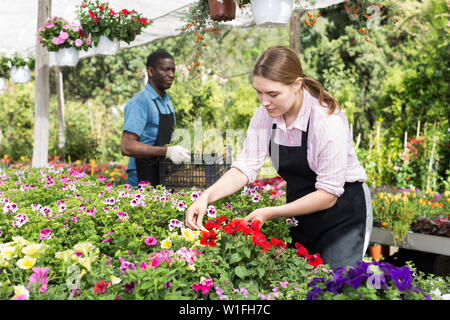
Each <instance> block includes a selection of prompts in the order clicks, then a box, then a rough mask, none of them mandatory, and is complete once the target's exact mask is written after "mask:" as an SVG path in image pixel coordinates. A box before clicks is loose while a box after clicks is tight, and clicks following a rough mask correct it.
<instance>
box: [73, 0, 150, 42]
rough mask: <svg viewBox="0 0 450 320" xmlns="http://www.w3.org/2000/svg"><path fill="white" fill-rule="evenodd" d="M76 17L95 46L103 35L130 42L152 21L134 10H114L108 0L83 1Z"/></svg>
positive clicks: (110, 38) (112, 39) (113, 39)
mask: <svg viewBox="0 0 450 320" xmlns="http://www.w3.org/2000/svg"><path fill="white" fill-rule="evenodd" d="M78 18H79V20H80V23H81V27H82V28H83V31H84V33H85V34H88V35H90V36H91V40H92V42H93V43H94V45H95V46H97V45H98V44H99V42H100V37H101V36H104V37H106V38H108V39H109V40H111V41H115V40H117V41H124V42H126V43H128V44H130V43H131V42H132V41H134V40H135V38H136V36H137V35H139V34H141V32H142V30H143V29H144V28H146V27H148V26H149V25H150V24H152V23H153V20H151V19H148V18H146V17H143V16H142V14H140V13H138V12H137V11H135V10H131V11H130V10H128V9H122V10H120V11H119V10H116V9H113V8H111V7H110V6H109V3H108V2H100V1H99V0H88V1H83V2H82V3H81V5H80V7H79V10H78Z"/></svg>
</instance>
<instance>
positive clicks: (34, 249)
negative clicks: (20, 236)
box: [22, 243, 45, 257]
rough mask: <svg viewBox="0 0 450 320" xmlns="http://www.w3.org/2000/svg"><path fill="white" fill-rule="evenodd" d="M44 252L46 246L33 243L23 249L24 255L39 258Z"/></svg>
mask: <svg viewBox="0 0 450 320" xmlns="http://www.w3.org/2000/svg"><path fill="white" fill-rule="evenodd" d="M44 250H45V245H44V244H37V243H32V244H29V245H27V246H26V247H23V248H22V253H24V254H26V255H28V256H32V257H37V256H38V255H39V254H40V253H42V252H43V251H44Z"/></svg>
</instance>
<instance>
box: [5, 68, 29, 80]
mask: <svg viewBox="0 0 450 320" xmlns="http://www.w3.org/2000/svg"><path fill="white" fill-rule="evenodd" d="M9 75H10V76H11V81H12V82H14V83H27V82H28V81H30V78H31V70H30V69H28V67H12V68H11V71H10V72H9Z"/></svg>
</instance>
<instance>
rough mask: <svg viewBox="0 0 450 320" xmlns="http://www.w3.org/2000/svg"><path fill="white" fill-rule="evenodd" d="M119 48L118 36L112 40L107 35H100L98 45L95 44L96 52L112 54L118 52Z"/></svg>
mask: <svg viewBox="0 0 450 320" xmlns="http://www.w3.org/2000/svg"><path fill="white" fill-rule="evenodd" d="M118 50H119V40H118V39H117V38H114V40H110V39H108V37H106V36H100V40H99V42H98V45H96V46H94V51H95V53H96V54H104V55H112V54H116V52H117V51H118Z"/></svg>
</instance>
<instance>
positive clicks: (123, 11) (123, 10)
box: [122, 9, 130, 16]
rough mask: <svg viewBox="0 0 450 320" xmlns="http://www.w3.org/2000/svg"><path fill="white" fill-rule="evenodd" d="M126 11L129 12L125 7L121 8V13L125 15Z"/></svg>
mask: <svg viewBox="0 0 450 320" xmlns="http://www.w3.org/2000/svg"><path fill="white" fill-rule="evenodd" d="M128 13H130V12H129V11H128V10H127V9H122V14H123V15H124V16H126V15H127V14H128Z"/></svg>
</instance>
